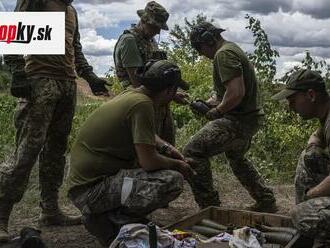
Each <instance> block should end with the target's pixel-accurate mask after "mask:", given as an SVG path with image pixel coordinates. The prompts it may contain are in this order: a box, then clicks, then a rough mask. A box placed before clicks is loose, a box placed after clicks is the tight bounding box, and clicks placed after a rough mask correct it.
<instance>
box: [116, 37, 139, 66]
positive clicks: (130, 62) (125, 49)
mask: <svg viewBox="0 0 330 248" xmlns="http://www.w3.org/2000/svg"><path fill="white" fill-rule="evenodd" d="M114 60H115V63H116V66H119V67H123V68H132V67H142V66H143V65H144V63H143V60H142V57H141V54H140V51H139V48H138V46H137V41H136V39H135V37H134V35H133V34H130V33H125V34H123V35H121V36H120V38H119V40H118V41H117V44H116V48H115V51H114Z"/></svg>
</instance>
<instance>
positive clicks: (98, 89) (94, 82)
mask: <svg viewBox="0 0 330 248" xmlns="http://www.w3.org/2000/svg"><path fill="white" fill-rule="evenodd" d="M83 78H84V79H85V80H86V81H87V82H88V84H89V87H90V88H91V90H92V92H93V94H94V95H95V96H110V95H109V91H108V89H107V88H106V87H105V85H109V86H111V85H110V84H109V83H108V82H107V81H106V80H105V79H102V78H99V77H98V76H96V75H95V73H93V72H92V73H89V74H87V75H85V76H83Z"/></svg>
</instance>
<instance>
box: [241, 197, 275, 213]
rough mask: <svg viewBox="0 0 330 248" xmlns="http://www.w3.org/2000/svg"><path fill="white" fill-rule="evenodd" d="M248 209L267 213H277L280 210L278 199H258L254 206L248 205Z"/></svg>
mask: <svg viewBox="0 0 330 248" xmlns="http://www.w3.org/2000/svg"><path fill="white" fill-rule="evenodd" d="M247 210H250V211H256V212H265V213H276V212H277V211H278V208H277V205H276V201H275V200H272V201H258V202H256V203H255V204H253V205H252V206H249V207H247Z"/></svg>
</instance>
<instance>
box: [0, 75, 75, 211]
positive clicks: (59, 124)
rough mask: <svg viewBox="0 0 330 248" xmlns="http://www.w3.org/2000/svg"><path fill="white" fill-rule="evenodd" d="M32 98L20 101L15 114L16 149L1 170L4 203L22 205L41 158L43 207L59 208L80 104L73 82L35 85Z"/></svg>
mask: <svg viewBox="0 0 330 248" xmlns="http://www.w3.org/2000/svg"><path fill="white" fill-rule="evenodd" d="M31 85H32V86H31V87H32V89H31V97H30V98H29V99H28V100H27V99H20V101H19V104H18V107H17V111H16V114H15V121H14V124H15V127H16V149H15V152H14V154H13V156H12V158H11V159H10V160H9V161H8V162H7V163H3V164H2V165H1V166H0V202H12V203H15V202H18V201H20V200H21V198H22V197H23V194H24V192H25V190H26V187H27V184H28V180H29V176H30V173H31V170H32V167H33V166H34V164H35V162H36V160H37V158H38V156H39V185H40V191H41V203H42V204H43V206H45V207H47V206H46V205H47V204H49V206H48V207H49V208H51V207H56V206H53V204H57V197H58V196H57V195H58V189H59V187H60V186H61V184H62V181H63V174H64V166H65V155H64V153H65V151H66V148H67V141H68V136H69V134H70V130H71V124H72V119H73V115H74V109H75V103H76V84H75V82H74V81H72V80H52V79H48V78H40V79H33V80H32V81H31Z"/></svg>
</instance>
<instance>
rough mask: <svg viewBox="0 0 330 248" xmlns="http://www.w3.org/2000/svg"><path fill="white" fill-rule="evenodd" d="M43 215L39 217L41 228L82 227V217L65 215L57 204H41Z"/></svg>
mask: <svg viewBox="0 0 330 248" xmlns="http://www.w3.org/2000/svg"><path fill="white" fill-rule="evenodd" d="M40 206H41V214H40V217H39V221H38V222H39V226H40V227H43V226H74V225H80V224H81V223H82V222H81V216H72V215H66V214H64V213H63V212H62V211H61V210H60V209H59V207H58V205H57V203H56V204H50V205H49V204H47V205H46V204H42V203H41V204H40Z"/></svg>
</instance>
